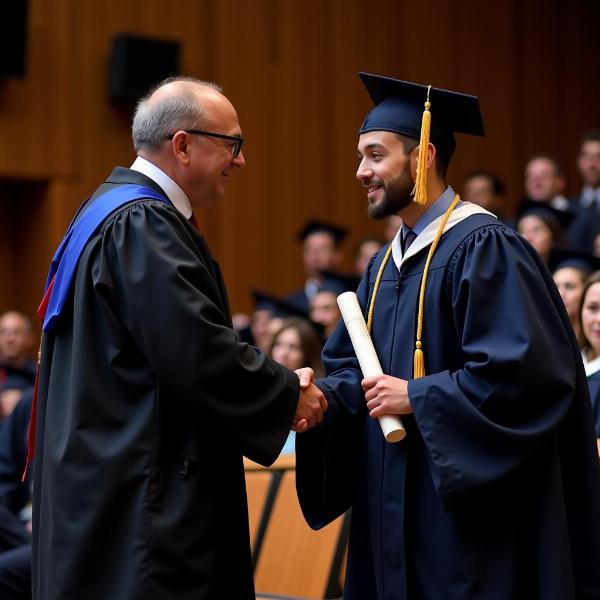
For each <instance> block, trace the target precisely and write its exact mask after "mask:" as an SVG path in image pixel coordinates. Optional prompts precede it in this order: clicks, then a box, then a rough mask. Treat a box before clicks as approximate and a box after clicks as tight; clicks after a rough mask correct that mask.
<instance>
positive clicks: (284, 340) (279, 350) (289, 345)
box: [269, 317, 325, 454]
mask: <svg viewBox="0 0 600 600" xmlns="http://www.w3.org/2000/svg"><path fill="white" fill-rule="evenodd" d="M321 350H322V344H321V339H320V337H319V334H318V333H317V331H316V330H315V328H314V326H313V325H311V324H310V323H309V322H308V321H307V320H306V319H303V318H301V317H290V318H288V319H285V320H284V321H283V324H282V326H281V328H280V329H279V331H277V332H276V333H275V335H274V336H273V341H272V342H271V348H270V350H269V354H270V356H271V357H272V358H273V360H276V361H277V362H278V363H280V364H282V365H283V366H284V367H287V368H288V369H291V370H292V371H295V370H296V369H299V368H300V367H310V368H311V369H312V370H313V371H314V372H315V377H323V376H324V375H325V372H324V368H323V363H322V362H321ZM295 440H296V436H295V434H294V432H293V431H290V435H289V436H288V439H287V440H286V442H285V445H284V447H283V450H282V451H281V454H293V453H294V446H295Z"/></svg>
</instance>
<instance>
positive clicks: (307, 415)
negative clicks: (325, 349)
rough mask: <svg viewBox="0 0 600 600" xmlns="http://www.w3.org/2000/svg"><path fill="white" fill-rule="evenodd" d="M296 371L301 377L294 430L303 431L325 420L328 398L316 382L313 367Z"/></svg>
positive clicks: (293, 424)
mask: <svg viewBox="0 0 600 600" xmlns="http://www.w3.org/2000/svg"><path fill="white" fill-rule="evenodd" d="M295 373H296V375H298V378H299V379H300V398H299V399H298V406H297V407H296V414H295V415H294V421H293V423H292V431H295V432H296V433H302V432H303V431H307V430H308V429H310V428H311V427H314V426H315V425H317V424H318V423H320V422H321V421H322V420H323V414H324V413H325V411H326V410H327V400H325V396H324V395H323V392H322V391H321V390H320V389H319V388H318V387H317V386H316V385H315V384H314V380H315V374H314V372H313V370H312V369H310V368H308V367H305V368H303V369H296V371H295Z"/></svg>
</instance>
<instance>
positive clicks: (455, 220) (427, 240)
mask: <svg viewBox="0 0 600 600" xmlns="http://www.w3.org/2000/svg"><path fill="white" fill-rule="evenodd" d="M480 214H483V215H490V216H492V217H495V215H493V214H492V213H491V212H489V211H487V210H485V208H482V207H481V206H479V205H477V204H473V203H472V202H463V203H462V204H461V205H460V206H457V207H456V208H455V209H454V210H453V211H452V213H450V217H448V221H447V222H446V225H445V227H444V233H446V231H449V230H450V229H452V228H453V227H454V226H455V225H458V224H459V223H460V222H461V221H464V219H466V218H467V217H470V216H471V215H480ZM443 218H444V215H440V216H439V217H438V218H437V219H435V220H433V221H432V222H431V223H429V225H427V227H425V229H424V230H423V231H422V232H421V233H420V234H419V235H418V236H417V237H416V238H415V241H414V242H413V243H412V244H411V245H410V246H409V248H408V250H407V251H406V254H405V255H404V256H402V248H401V246H400V231H401V230H402V228H400V230H399V231H398V233H397V234H396V236H395V237H394V239H393V240H392V258H393V259H394V263H395V264H396V268H397V269H398V270H400V267H401V266H402V263H403V262H404V261H405V260H406V259H407V258H410V257H411V256H414V255H415V254H416V253H417V252H419V251H420V250H422V249H423V248H426V247H427V246H429V245H430V244H431V243H432V242H433V240H434V238H435V234H436V233H437V229H438V227H439V226H440V222H441V221H442V219H443Z"/></svg>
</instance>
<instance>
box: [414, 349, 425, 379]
mask: <svg viewBox="0 0 600 600" xmlns="http://www.w3.org/2000/svg"><path fill="white" fill-rule="evenodd" d="M416 345H417V348H416V350H415V357H414V364H413V378H414V379H420V378H421V377H425V356H424V355H423V350H421V347H422V344H421V342H417V344H416Z"/></svg>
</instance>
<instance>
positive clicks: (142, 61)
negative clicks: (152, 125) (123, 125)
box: [108, 34, 179, 102]
mask: <svg viewBox="0 0 600 600" xmlns="http://www.w3.org/2000/svg"><path fill="white" fill-rule="evenodd" d="M111 50H112V51H111V58H110V73H109V85H108V90H109V92H108V93H109V97H110V99H111V100H118V101H124V102H135V101H136V100H138V98H140V97H141V96H143V95H144V94H145V93H146V92H147V91H148V90H149V89H150V88H151V87H152V86H154V85H156V84H157V83H159V82H160V81H162V80H163V79H165V78H166V77H170V76H172V75H177V74H178V72H179V42H174V41H167V40H157V39H154V38H146V37H140V36H134V35H129V34H120V35H118V36H116V37H115V38H114V39H113V43H112V49H111Z"/></svg>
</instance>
